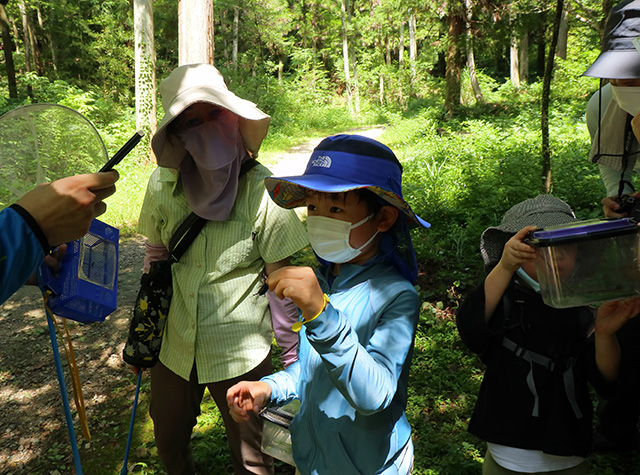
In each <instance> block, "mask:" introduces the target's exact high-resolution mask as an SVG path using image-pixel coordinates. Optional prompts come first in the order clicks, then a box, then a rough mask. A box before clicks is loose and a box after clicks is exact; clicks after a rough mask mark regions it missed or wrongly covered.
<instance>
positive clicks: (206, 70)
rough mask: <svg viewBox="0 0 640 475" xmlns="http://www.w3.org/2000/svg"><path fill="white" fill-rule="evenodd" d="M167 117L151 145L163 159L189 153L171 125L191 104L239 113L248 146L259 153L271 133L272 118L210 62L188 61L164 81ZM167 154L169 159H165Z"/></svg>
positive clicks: (158, 156) (161, 92) (161, 89)
mask: <svg viewBox="0 0 640 475" xmlns="http://www.w3.org/2000/svg"><path fill="white" fill-rule="evenodd" d="M159 90H160V95H161V96H162V108H163V109H164V117H163V118H162V120H161V121H160V124H159V125H158V131H157V132H156V133H155V135H154V136H153V138H152V140H151V147H152V148H153V153H154V154H155V156H156V158H157V160H158V162H159V163H162V162H163V161H176V156H180V155H186V153H187V152H186V150H185V149H184V146H183V145H182V143H181V142H180V140H178V138H177V137H175V136H173V135H172V134H167V126H168V125H169V124H171V122H172V121H173V120H174V119H175V118H176V117H178V116H179V115H180V114H181V113H182V112H183V111H184V110H185V109H186V108H187V107H189V106H191V105H193V104H195V103H197V102H206V103H210V104H216V105H218V106H221V107H224V108H225V109H227V110H229V111H231V112H233V113H234V114H235V115H237V116H238V122H239V128H240V135H241V136H242V142H243V143H244V146H245V148H246V149H247V151H248V152H249V154H250V155H251V156H252V157H255V156H256V155H257V153H258V150H259V149H260V145H261V144H262V141H263V140H264V138H265V136H266V135H267V130H268V129H269V121H270V120H271V118H270V117H269V116H268V115H267V114H265V113H264V112H262V111H261V110H260V109H258V107H257V106H256V105H255V104H254V103H253V102H250V101H247V100H246V99H242V98H240V97H238V96H236V95H235V94H234V93H233V92H231V91H229V89H228V88H227V85H226V84H225V82H224V78H223V77H222V74H220V72H219V71H218V70H217V69H216V68H215V67H213V66H212V65H210V64H187V65H184V66H179V67H178V68H176V69H174V70H173V71H172V72H171V74H169V76H167V77H166V78H165V79H164V80H163V81H162V82H161V83H160V87H159ZM165 156H166V158H167V160H163V158H164V157H165Z"/></svg>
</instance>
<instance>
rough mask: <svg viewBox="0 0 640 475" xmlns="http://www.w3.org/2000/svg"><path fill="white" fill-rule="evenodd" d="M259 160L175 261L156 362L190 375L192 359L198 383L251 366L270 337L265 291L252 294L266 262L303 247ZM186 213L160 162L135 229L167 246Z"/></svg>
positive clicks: (302, 236)
mask: <svg viewBox="0 0 640 475" xmlns="http://www.w3.org/2000/svg"><path fill="white" fill-rule="evenodd" d="M269 175H271V173H270V172H269V170H268V169H267V168H265V167H264V166H262V165H257V166H255V167H254V168H252V169H251V170H250V171H249V172H248V173H247V174H246V175H245V176H244V177H242V178H241V179H240V182H239V186H238V195H237V197H236V202H235V204H234V207H233V209H232V211H231V215H230V216H229V218H228V219H227V220H226V221H210V222H208V223H207V224H206V226H205V227H204V228H203V229H202V231H201V232H200V234H199V235H198V236H197V237H196V239H195V240H194V241H193V243H192V244H191V246H190V247H189V249H188V250H187V252H186V253H185V255H184V256H183V257H182V259H181V260H180V261H179V262H178V263H176V264H174V265H173V267H172V273H173V299H172V301H171V309H170V311H169V317H168V319H167V325H166V327H165V332H164V337H163V342H162V349H161V351H160V360H161V361H162V363H163V364H164V365H165V366H167V367H168V368H169V369H170V370H171V371H173V372H174V373H176V374H178V375H179V376H181V377H182V378H184V379H187V380H188V379H189V375H190V373H191V369H192V367H193V364H194V362H195V364H196V365H197V368H198V379H199V382H200V383H209V382H215V381H222V380H225V379H230V378H234V377H237V376H240V375H242V374H244V373H246V372H248V371H250V370H251V369H253V368H255V367H256V366H257V365H258V364H259V363H261V362H262V361H263V360H264V359H265V358H266V357H267V355H268V353H269V350H270V348H271V341H272V327H271V316H270V313H269V309H268V300H267V298H266V296H258V295H256V293H257V291H258V289H259V288H260V286H261V285H262V276H261V274H262V270H263V268H264V265H265V263H266V262H269V263H272V262H278V261H281V260H282V259H286V258H287V257H289V256H291V255H292V254H294V253H295V252H296V251H298V250H300V249H302V248H303V247H304V246H305V245H307V243H308V239H307V234H306V231H305V230H304V227H303V225H302V223H301V222H300V220H299V218H298V217H297V215H296V214H295V212H294V211H291V210H285V209H282V208H280V207H279V206H277V205H276V204H275V203H274V202H273V201H272V200H271V199H270V198H269V195H268V193H267V192H266V190H265V187H264V178H265V177H266V176H269ZM190 212H191V211H190V210H189V207H188V205H187V201H186V198H185V195H184V191H183V189H182V183H181V181H180V180H178V175H177V174H176V173H175V172H174V171H172V170H170V169H167V168H162V167H158V168H157V169H156V170H155V171H154V172H153V174H152V175H151V178H150V180H149V184H148V186H147V192H146V195H145V198H144V203H143V205H142V210H141V212H140V219H139V222H138V230H139V232H140V233H141V234H143V235H145V236H147V238H148V240H149V242H150V243H152V244H163V245H165V246H167V245H168V243H169V240H170V239H171V236H172V235H173V232H174V231H175V229H176V228H177V227H178V226H179V225H180V223H182V221H183V220H184V219H185V218H186V217H187V215H188V214H189V213H190Z"/></svg>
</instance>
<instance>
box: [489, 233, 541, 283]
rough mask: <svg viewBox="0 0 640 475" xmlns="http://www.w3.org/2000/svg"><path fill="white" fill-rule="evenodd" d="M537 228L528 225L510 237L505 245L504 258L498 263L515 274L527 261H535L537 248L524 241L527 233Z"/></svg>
mask: <svg viewBox="0 0 640 475" xmlns="http://www.w3.org/2000/svg"><path fill="white" fill-rule="evenodd" d="M535 229H536V226H527V227H525V228H522V229H521V230H520V231H518V232H517V233H516V235H515V236H513V237H512V238H511V239H509V240H508V241H507V243H506V244H505V245H504V250H503V251H502V258H501V259H500V262H498V265H499V266H501V267H503V268H504V269H506V270H507V271H509V272H511V273H512V274H513V273H514V272H515V271H517V270H518V268H520V266H522V264H524V263H525V262H533V261H534V260H535V258H536V250H535V249H534V248H532V247H531V246H529V245H528V244H525V243H524V242H522V241H523V240H524V238H525V237H527V234H529V233H530V232H531V231H534V230H535Z"/></svg>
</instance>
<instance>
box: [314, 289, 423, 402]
mask: <svg viewBox="0 0 640 475" xmlns="http://www.w3.org/2000/svg"><path fill="white" fill-rule="evenodd" d="M418 315H419V301H418V295H417V293H416V292H415V291H414V290H413V289H411V290H405V291H402V292H400V293H397V294H396V295H395V298H393V299H392V300H388V301H386V302H385V305H384V307H383V308H381V309H380V312H379V314H378V315H376V316H375V317H377V318H375V317H374V318H375V323H374V324H375V327H374V328H373V330H372V333H371V337H370V338H369V339H368V341H363V342H362V343H361V342H360V339H359V337H358V333H357V332H356V330H355V329H354V328H353V327H352V325H351V323H350V321H349V319H348V318H347V316H346V315H344V314H343V313H342V312H340V311H339V310H337V309H335V308H334V307H333V306H332V305H331V303H329V304H327V307H326V309H325V311H324V313H323V315H322V318H317V319H315V320H313V321H311V322H309V323H307V324H306V334H307V338H308V339H309V343H310V344H311V345H312V346H313V347H314V349H315V350H316V351H317V352H318V354H319V355H320V357H321V358H322V361H323V364H324V367H325V369H326V370H327V372H328V373H329V377H330V378H331V380H332V381H333V384H334V385H335V387H336V388H337V389H338V391H340V393H341V394H342V395H343V396H344V398H345V399H346V400H347V401H348V402H349V404H350V405H351V406H352V407H353V408H354V409H356V410H357V411H358V412H360V413H362V414H373V413H376V412H379V411H382V410H384V409H386V408H387V407H389V406H390V405H391V403H392V401H393V399H394V397H395V396H396V390H397V388H398V381H399V380H400V377H401V374H402V372H403V370H404V367H405V363H406V362H407V358H408V357H409V354H410V351H411V348H412V347H413V340H414V337H415V330H416V326H417V323H418Z"/></svg>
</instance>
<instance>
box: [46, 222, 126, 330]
mask: <svg viewBox="0 0 640 475" xmlns="http://www.w3.org/2000/svg"><path fill="white" fill-rule="evenodd" d="M118 239H119V231H118V229H117V228H114V227H112V226H109V225H108V224H105V223H103V222H102V221H99V220H97V219H94V220H93V222H92V223H91V226H90V228H89V232H87V234H85V235H84V237H82V238H80V239H78V240H76V241H72V242H69V243H67V253H66V254H65V256H64V258H63V259H62V262H61V265H60V272H58V273H57V274H55V275H54V274H52V273H51V270H50V269H49V268H48V267H47V266H46V265H44V264H43V265H42V266H41V267H40V271H39V285H40V288H41V289H42V290H43V291H45V290H51V292H52V295H51V297H50V298H49V301H48V303H49V307H50V308H51V312H52V313H53V314H54V315H58V316H61V317H64V318H69V319H71V320H75V321H78V322H81V323H92V322H101V321H104V319H105V318H106V317H107V315H109V314H110V313H111V312H113V311H114V310H115V309H116V308H117V292H118V285H117V284H118Z"/></svg>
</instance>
